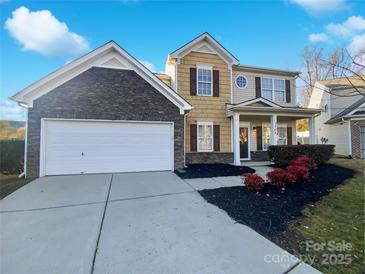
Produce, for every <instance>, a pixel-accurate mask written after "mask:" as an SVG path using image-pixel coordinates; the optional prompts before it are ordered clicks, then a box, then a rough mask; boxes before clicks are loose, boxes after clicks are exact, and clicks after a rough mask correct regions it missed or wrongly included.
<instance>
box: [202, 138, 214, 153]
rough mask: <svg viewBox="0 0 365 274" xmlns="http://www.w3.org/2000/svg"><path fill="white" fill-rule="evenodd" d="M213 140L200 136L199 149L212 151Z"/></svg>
mask: <svg viewBox="0 0 365 274" xmlns="http://www.w3.org/2000/svg"><path fill="white" fill-rule="evenodd" d="M212 145H213V140H212V139H211V138H199V150H200V151H211V150H212Z"/></svg>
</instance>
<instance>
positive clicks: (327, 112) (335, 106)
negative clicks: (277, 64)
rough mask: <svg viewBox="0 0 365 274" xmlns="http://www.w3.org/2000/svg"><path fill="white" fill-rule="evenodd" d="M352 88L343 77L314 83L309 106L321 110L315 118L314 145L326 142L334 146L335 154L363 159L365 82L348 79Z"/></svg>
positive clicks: (364, 156)
mask: <svg viewBox="0 0 365 274" xmlns="http://www.w3.org/2000/svg"><path fill="white" fill-rule="evenodd" d="M351 82H352V83H353V84H354V85H355V86H356V87H357V89H358V91H356V89H354V88H353V86H352V85H351V84H350V83H349V81H348V79H346V78H339V79H334V80H325V81H319V82H316V84H315V86H314V88H313V91H312V95H311V98H310V102H309V107H312V108H321V109H323V112H322V113H321V114H320V115H319V116H317V117H316V118H315V132H316V135H315V138H316V142H317V143H322V142H323V140H325V139H327V140H328V144H334V145H336V147H335V150H336V154H340V155H345V156H351V157H354V158H362V159H364V158H365V97H364V96H363V95H361V94H359V91H360V92H361V93H362V92H364V93H365V82H364V81H363V80H359V79H355V78H351Z"/></svg>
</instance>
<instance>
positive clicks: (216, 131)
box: [213, 125, 221, 151]
mask: <svg viewBox="0 0 365 274" xmlns="http://www.w3.org/2000/svg"><path fill="white" fill-rule="evenodd" d="M213 144H214V151H220V149H221V147H220V127H219V125H213Z"/></svg>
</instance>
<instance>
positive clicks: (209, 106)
mask: <svg viewBox="0 0 365 274" xmlns="http://www.w3.org/2000/svg"><path fill="white" fill-rule="evenodd" d="M198 64H208V65H211V66H213V70H219V97H213V96H212V97H210V96H191V95H190V68H196V66H197V65H198ZM230 77H231V75H230V71H229V69H228V65H227V64H226V63H225V62H224V61H223V60H222V59H221V58H220V57H219V56H218V55H216V54H208V53H201V52H190V53H189V54H187V55H186V56H184V57H183V58H181V61H180V64H179V65H178V77H177V78H178V94H179V95H181V96H182V97H183V98H184V99H185V100H187V101H188V102H189V103H190V104H192V106H193V109H192V111H190V113H188V114H187V116H186V127H185V130H186V142H185V143H186V152H190V124H196V123H197V121H212V122H213V124H216V125H220V151H221V152H232V150H231V119H230V118H227V117H226V103H229V102H230V101H231V87H230Z"/></svg>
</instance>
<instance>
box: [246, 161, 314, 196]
mask: <svg viewBox="0 0 365 274" xmlns="http://www.w3.org/2000/svg"><path fill="white" fill-rule="evenodd" d="M313 169H317V164H316V162H315V161H314V160H313V159H312V158H310V157H308V156H307V155H300V156H298V157H296V158H295V159H294V160H292V161H291V162H290V165H289V167H288V168H287V169H283V168H274V169H273V170H272V171H270V172H268V173H267V179H268V182H269V183H270V184H271V185H273V186H276V187H285V186H286V185H287V184H288V183H293V182H300V181H308V180H309V172H310V171H311V170H313ZM242 182H243V183H244V184H245V185H246V187H247V189H249V190H255V191H259V190H261V189H263V187H264V179H263V178H262V177H261V176H259V175H258V174H247V173H246V174H243V175H242Z"/></svg>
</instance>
